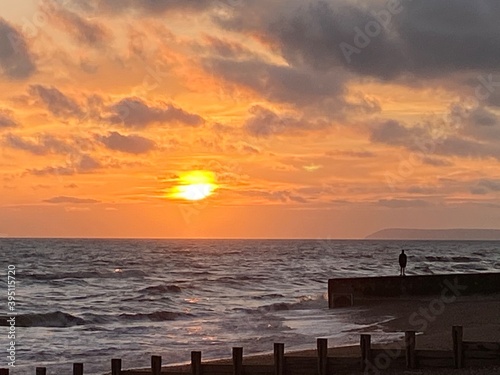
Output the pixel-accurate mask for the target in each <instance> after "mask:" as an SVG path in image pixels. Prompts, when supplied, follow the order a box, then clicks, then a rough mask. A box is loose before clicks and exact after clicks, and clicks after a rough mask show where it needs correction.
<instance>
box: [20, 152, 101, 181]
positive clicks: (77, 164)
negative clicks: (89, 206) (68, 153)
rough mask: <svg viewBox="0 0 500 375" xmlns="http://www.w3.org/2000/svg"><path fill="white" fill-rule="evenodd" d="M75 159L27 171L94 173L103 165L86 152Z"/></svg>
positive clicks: (64, 174)
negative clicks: (59, 164) (62, 163)
mask: <svg viewBox="0 0 500 375" xmlns="http://www.w3.org/2000/svg"><path fill="white" fill-rule="evenodd" d="M74 159H75V160H73V161H71V162H70V163H68V164H67V165H63V166H49V167H45V168H40V169H28V170H27V171H26V172H27V173H30V174H32V175H35V176H57V175H61V176H71V175H75V174H79V173H92V172H94V171H96V170H98V169H100V168H102V167H103V165H102V164H101V162H99V161H98V160H96V159H94V158H93V157H92V156H90V155H86V154H84V155H81V156H79V157H77V158H74Z"/></svg>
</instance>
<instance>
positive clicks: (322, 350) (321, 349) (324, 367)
mask: <svg viewBox="0 0 500 375" xmlns="http://www.w3.org/2000/svg"><path fill="white" fill-rule="evenodd" d="M316 343H317V347H318V374H319V375H326V373H327V371H328V339H318V340H317V341H316Z"/></svg>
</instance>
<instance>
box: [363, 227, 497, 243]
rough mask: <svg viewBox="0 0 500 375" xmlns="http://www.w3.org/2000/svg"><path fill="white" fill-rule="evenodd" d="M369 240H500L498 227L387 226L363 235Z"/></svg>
mask: <svg viewBox="0 0 500 375" xmlns="http://www.w3.org/2000/svg"><path fill="white" fill-rule="evenodd" d="M365 238H366V239H371V240H461V241H464V240H465V241H466V240H483V241H500V230H499V229H460V228H457V229H404V228H387V229H382V230H379V231H378V232H375V233H372V234H370V235H368V236H366V237H365Z"/></svg>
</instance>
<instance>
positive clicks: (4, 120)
mask: <svg viewBox="0 0 500 375" xmlns="http://www.w3.org/2000/svg"><path fill="white" fill-rule="evenodd" d="M17 125H18V124H17V122H16V121H15V120H13V119H12V117H11V115H10V113H9V112H5V111H1V110H0V130H1V129H2V128H13V127H15V126H17Z"/></svg>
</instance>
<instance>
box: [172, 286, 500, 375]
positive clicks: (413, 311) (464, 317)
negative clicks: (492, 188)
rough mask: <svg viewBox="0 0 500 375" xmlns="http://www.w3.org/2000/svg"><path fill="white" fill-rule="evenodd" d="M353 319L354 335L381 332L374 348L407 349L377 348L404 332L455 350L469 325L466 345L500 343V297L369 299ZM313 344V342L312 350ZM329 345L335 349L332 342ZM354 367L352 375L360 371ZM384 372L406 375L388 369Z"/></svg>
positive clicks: (354, 350) (344, 351)
mask: <svg viewBox="0 0 500 375" xmlns="http://www.w3.org/2000/svg"><path fill="white" fill-rule="evenodd" d="M352 320H353V322H355V323H359V324H360V325H364V328H362V329H359V330H353V331H352V334H353V335H359V334H361V333H376V335H375V336H374V337H373V338H372V343H373V347H374V348H377V347H378V348H383V347H390V348H397V347H402V346H403V345H404V344H403V341H402V340H400V341H394V342H392V343H386V344H377V337H382V336H383V333H382V334H381V331H383V332H387V333H395V332H401V333H402V334H403V332H404V331H416V332H417V339H416V340H417V343H416V347H417V349H439V350H451V348H452V336H451V329H452V326H454V325H461V326H463V327H464V340H465V341H483V342H485V341H486V342H500V295H495V296H471V297H458V298H456V299H455V300H454V301H449V300H447V301H445V300H443V299H440V298H439V297H438V298H418V299H417V298H413V299H409V298H408V299H384V300H369V301H364V303H363V304H362V305H360V306H356V307H354V308H352ZM313 346H314V343H312V344H311V347H313ZM329 346H335V344H334V343H333V342H331V340H330V342H329ZM328 353H329V356H333V357H335V356H339V357H359V356H360V349H359V346H345V347H332V348H329V351H328ZM286 355H294V356H316V350H315V349H311V350H303V351H295V352H286V353H285V356H286ZM207 362H210V363H231V359H229V358H228V359H220V360H213V361H207ZM243 363H244V364H272V363H273V356H272V354H266V355H255V356H247V357H245V358H244V361H243ZM168 369H171V370H175V371H179V370H180V371H186V372H187V371H189V365H184V366H169V367H168ZM356 370H357V369H353V372H352V373H353V374H359V373H360V371H356ZM383 373H384V374H396V373H401V372H391V371H386V372H383ZM404 373H405V374H456V375H462V374H467V375H468V374H477V375H489V374H497V375H498V374H500V369H499V368H496V369H483V370H480V369H465V370H460V371H458V370H425V371H424V370H414V371H405V372H404Z"/></svg>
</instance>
